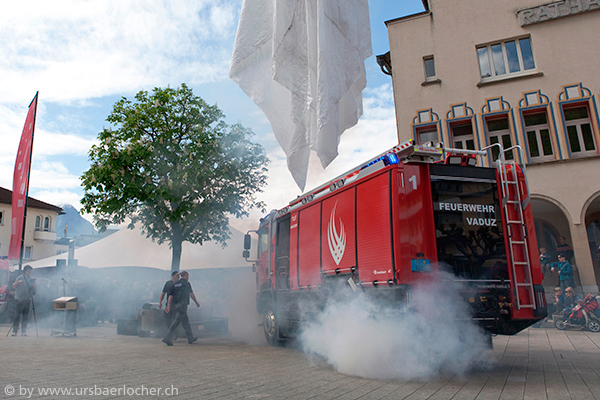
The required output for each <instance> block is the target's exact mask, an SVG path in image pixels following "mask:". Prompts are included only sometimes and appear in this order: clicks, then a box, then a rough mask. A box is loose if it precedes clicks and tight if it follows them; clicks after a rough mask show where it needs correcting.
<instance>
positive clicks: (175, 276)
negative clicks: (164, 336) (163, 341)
mask: <svg viewBox="0 0 600 400" xmlns="http://www.w3.org/2000/svg"><path fill="white" fill-rule="evenodd" d="M178 281H179V271H173V272H171V279H170V280H168V281H167V282H165V286H164V287H163V290H162V292H161V293H160V299H158V308H160V309H162V303H163V299H164V298H165V296H166V299H165V307H166V304H168V302H169V295H168V293H170V292H171V291H172V290H173V285H174V284H176V283H177V282H178ZM164 315H165V324H166V326H167V327H166V329H169V327H170V326H171V323H172V322H173V315H174V314H173V313H172V312H169V313H167V312H166V313H165V314H164Z"/></svg>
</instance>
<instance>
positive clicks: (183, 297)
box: [162, 271, 200, 346]
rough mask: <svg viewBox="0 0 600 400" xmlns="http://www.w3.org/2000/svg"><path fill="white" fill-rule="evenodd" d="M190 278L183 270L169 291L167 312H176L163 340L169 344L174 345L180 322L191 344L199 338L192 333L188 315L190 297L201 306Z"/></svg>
mask: <svg viewBox="0 0 600 400" xmlns="http://www.w3.org/2000/svg"><path fill="white" fill-rule="evenodd" d="M188 279H189V274H188V273H187V271H181V274H180V279H179V281H178V282H176V283H175V284H173V288H172V290H171V291H170V292H169V293H167V295H168V296H169V298H168V300H167V307H166V308H165V312H166V313H167V314H168V313H170V312H173V313H175V315H174V316H173V322H172V323H171V326H170V327H169V330H168V331H167V333H166V334H165V337H164V338H163V340H162V341H163V343H165V344H166V345H167V346H173V340H172V337H173V334H174V333H175V330H176V329H177V327H178V326H179V324H181V325H183V330H184V331H185V334H186V335H187V338H188V343H189V344H192V343H194V342H195V341H196V340H198V338H197V337H194V335H193V333H192V328H191V327H190V321H189V319H188V315H187V307H188V305H189V304H190V299H192V300H194V302H195V303H196V306H197V307H200V303H199V302H198V300H196V295H195V294H194V291H193V290H192V285H190V282H189V281H188Z"/></svg>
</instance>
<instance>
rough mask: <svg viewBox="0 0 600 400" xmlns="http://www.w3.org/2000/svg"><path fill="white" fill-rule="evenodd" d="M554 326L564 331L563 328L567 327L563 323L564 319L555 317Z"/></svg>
mask: <svg viewBox="0 0 600 400" xmlns="http://www.w3.org/2000/svg"><path fill="white" fill-rule="evenodd" d="M554 326H555V327H556V329H558V330H559V331H564V330H565V329H567V325H566V324H565V320H564V319H562V318H556V319H555V320H554Z"/></svg>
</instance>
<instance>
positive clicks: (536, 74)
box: [477, 72, 544, 87]
mask: <svg viewBox="0 0 600 400" xmlns="http://www.w3.org/2000/svg"><path fill="white" fill-rule="evenodd" d="M540 76H544V73H543V72H529V73H526V74H519V75H508V76H501V77H494V78H487V79H486V80H482V81H479V82H478V83H477V87H482V86H487V85H493V84H496V83H504V82H510V81H516V80H519V79H527V78H537V77H540Z"/></svg>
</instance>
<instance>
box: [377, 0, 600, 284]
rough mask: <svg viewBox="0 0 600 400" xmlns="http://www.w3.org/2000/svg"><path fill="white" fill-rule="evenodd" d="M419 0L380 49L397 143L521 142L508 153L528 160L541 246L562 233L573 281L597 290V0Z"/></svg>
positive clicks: (549, 280) (551, 245) (550, 280)
mask: <svg viewBox="0 0 600 400" xmlns="http://www.w3.org/2000/svg"><path fill="white" fill-rule="evenodd" d="M423 5H424V9H425V11H423V12H420V13H418V14H414V15H408V16H404V17H401V18H398V19H394V20H391V21H387V22H386V24H387V27H388V33H389V41H390V53H388V54H387V55H382V56H379V57H378V61H379V63H380V65H382V70H384V72H387V73H391V76H392V81H393V88H394V100H395V106H396V117H397V124H398V136H399V140H400V142H403V141H406V140H408V139H415V140H416V141H417V142H418V143H421V142H426V141H429V140H434V141H441V142H443V143H444V144H445V146H446V147H459V148H470V149H482V148H484V147H486V146H488V145H490V144H493V143H501V144H503V146H504V148H509V147H511V146H515V145H518V146H520V148H522V151H520V150H518V149H517V150H515V151H512V152H509V153H508V154H507V156H508V157H513V158H516V159H517V160H519V161H522V162H523V163H524V164H525V165H526V167H527V174H528V178H529V185H530V189H531V192H532V202H531V204H532V208H533V212H534V216H535V230H536V233H537V237H538V242H539V245H540V246H544V247H546V248H548V249H550V250H553V249H555V248H556V247H557V246H558V242H559V237H560V236H565V238H566V241H567V243H570V244H571V245H572V247H573V250H574V257H573V260H572V263H573V264H574V265H575V270H576V275H575V279H576V282H577V284H578V285H581V289H582V290H583V291H584V292H597V291H598V284H599V281H600V267H599V259H598V257H599V254H598V252H597V251H596V250H597V249H598V245H600V227H599V224H600V153H599V151H600V124H599V117H598V106H599V101H598V96H600V74H599V73H598V62H599V61H600V46H599V45H598V38H600V0H559V1H553V2H547V3H545V2H544V0H541V1H540V0H505V1H481V0H423ZM495 156H496V154H492V152H490V157H492V158H493V157H495ZM481 162H483V163H484V164H488V165H490V163H491V162H490V161H489V159H488V158H487V157H486V158H484V159H482V160H481ZM556 282H557V277H556V274H554V276H552V277H550V276H549V274H547V275H546V279H545V281H544V284H545V285H548V286H550V285H554V284H555V283H556Z"/></svg>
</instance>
